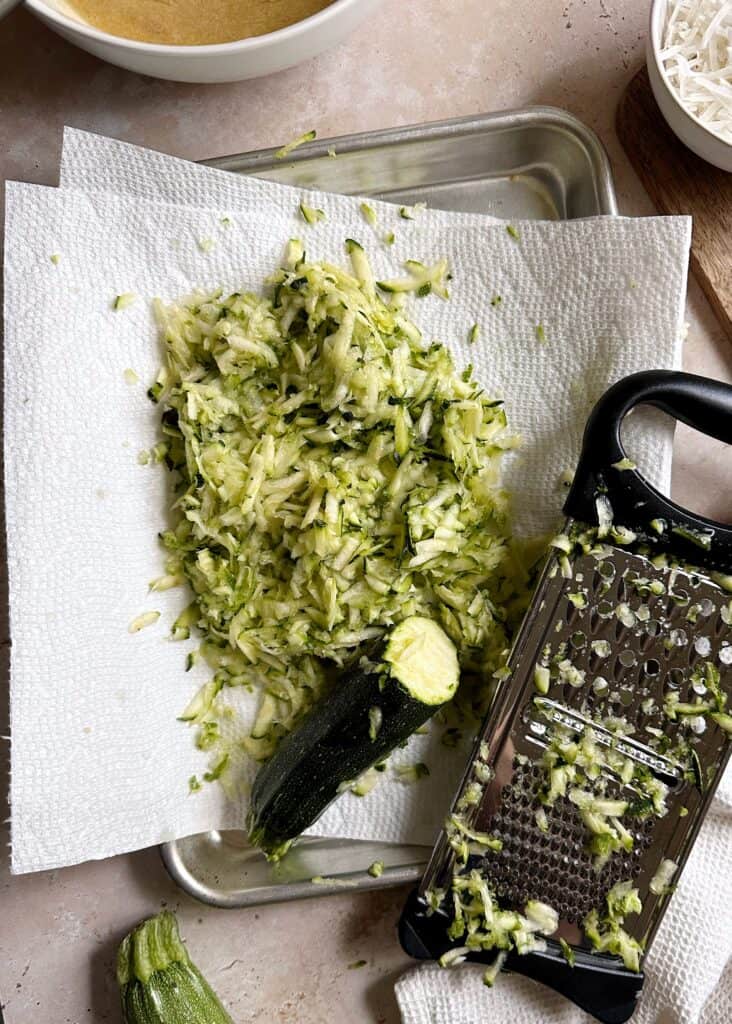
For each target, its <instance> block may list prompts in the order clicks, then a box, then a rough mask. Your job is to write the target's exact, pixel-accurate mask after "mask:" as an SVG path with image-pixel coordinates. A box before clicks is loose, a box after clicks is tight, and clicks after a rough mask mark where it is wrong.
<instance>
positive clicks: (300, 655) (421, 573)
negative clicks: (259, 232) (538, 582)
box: [149, 240, 528, 760]
mask: <svg viewBox="0 0 732 1024" xmlns="http://www.w3.org/2000/svg"><path fill="white" fill-rule="evenodd" d="M346 249H347V252H348V253H349V255H350V257H351V263H352V269H351V271H347V270H343V269H341V268H340V267H337V266H334V265H332V264H329V263H319V262H306V261H305V256H304V251H303V246H302V243H301V242H300V241H299V240H291V242H290V243H289V245H288V247H287V252H286V254H285V260H284V263H285V265H284V266H283V267H282V268H281V269H279V270H277V271H276V272H275V274H274V275H273V277H272V279H271V282H270V288H271V291H270V292H269V294H268V295H267V296H260V295H256V294H252V293H243V292H242V293H234V294H223V293H221V292H215V293H213V294H209V295H199V296H195V297H192V298H190V299H187V300H185V301H183V302H181V303H178V304H176V305H172V306H167V307H165V306H163V305H162V304H158V306H157V315H158V318H159V323H160V329H161V333H162V337H163V341H164V347H165V355H166V361H165V366H164V368H163V369H162V370H161V372H160V374H159V376H158V379H157V381H156V382H155V383H154V384H153V386H152V387H151V389H150V391H149V395H150V397H151V399H152V400H153V401H155V402H158V403H159V404H160V407H161V410H162V419H163V432H164V435H165V440H164V442H163V443H161V445H159V446H156V449H155V450H154V457H155V459H156V461H158V460H161V461H164V462H165V465H166V466H167V467H168V468H169V469H170V470H172V471H173V472H174V474H175V476H176V480H177V483H176V500H175V505H174V508H173V524H172V527H171V528H170V529H168V530H167V531H165V532H164V533H163V535H162V540H163V544H164V547H165V548H166V550H167V563H166V574H169V575H174V576H176V577H177V576H182V577H184V578H185V580H186V581H187V582H188V584H189V585H190V587H191V589H192V591H193V595H194V600H193V602H192V604H191V605H190V606H189V608H188V609H186V611H185V612H184V613H183V615H182V616H180V617H179V619H178V620H177V621H176V623H175V624H174V626H173V636H174V637H176V638H186V637H188V636H190V633H191V628H192V627H194V626H197V627H198V629H199V631H200V633H201V635H202V640H203V642H202V646H201V655H202V658H203V659H204V660H205V662H206V663H207V664H208V666H209V667H210V669H211V673H212V678H213V679H214V680H216V682H217V687H218V689H217V692H218V691H220V690H221V688H222V687H223V686H226V687H232V686H243V687H246V688H248V689H251V690H253V691H254V692H259V693H261V694H263V695H264V694H267V695H269V702H271V706H270V707H269V708H268V716H267V727H266V729H265V730H264V731H263V733H262V734H261V735H257V736H250V737H249V738H248V739H247V740H246V741H245V742H244V746H245V748H246V749H247V750H248V751H249V753H250V754H251V756H252V757H254V758H255V759H257V760H263V759H266V758H267V757H269V756H271V754H272V753H273V752H274V750H275V749H276V746H277V743H278V742H279V740H280V739H281V737H282V736H283V735H284V734H285V733H287V732H288V731H289V730H291V729H292V727H293V726H294V724H295V723H296V722H297V721H298V719H299V718H300V717H301V716H302V715H303V714H304V713H305V711H307V710H308V709H309V708H310V707H311V706H312V705H313V704H314V702H315V701H317V699H318V698H319V697H320V695H321V694H322V693H323V692H324V690H325V687H326V678H327V674H328V671H329V668H330V667H332V666H341V665H344V664H347V663H349V661H350V660H351V659H352V658H353V657H354V656H355V655H356V654H357V652H358V651H359V648H361V647H362V645H363V644H364V643H366V642H369V641H371V640H374V639H378V638H379V637H381V636H382V635H383V633H384V632H385V630H386V629H388V628H389V627H390V626H392V625H394V624H396V623H398V622H400V621H402V620H403V619H405V618H407V617H409V616H412V615H425V616H427V617H429V618H432V619H434V620H435V621H436V622H439V623H440V625H441V626H442V627H443V628H444V630H445V632H446V633H447V634H448V635H449V636H450V638H451V639H452V641H453V642H454V643H455V646H456V648H457V651H458V655H459V659H460V663H461V668H462V670H463V673H464V674H465V673H467V674H468V676H470V675H471V674H472V676H473V677H474V678H475V680H476V683H475V685H471V686H470V687H469V688H468V689H467V690H466V696H465V698H464V699H465V700H466V702H467V703H468V705H469V706H471V707H474V709H475V713H476V714H477V715H478V716H480V715H481V714H482V713H483V711H484V707H485V701H486V700H487V692H488V684H487V680H488V679H489V676H490V673H491V672H492V671H493V669H494V668H495V667H496V665H497V664H498V662H499V660H500V658H501V656H502V652H503V651H504V650H505V649H506V648H507V646H508V642H509V640H508V636H509V634H508V632H507V630H508V629H509V628H511V626H512V625H513V624H515V622H516V621H517V619H518V618H519V617H520V614H521V612H522V610H523V606H524V602H525V594H526V584H527V580H528V570H527V569H526V568H524V567H523V564H522V563H521V562H520V561H519V559H518V558H517V556H516V555H515V553H514V546H513V544H512V542H511V540H510V535H509V522H508V499H507V496H506V494H505V492H504V491H503V490H502V488H501V482H500V468H501V460H502V456H503V454H504V452H505V451H507V450H508V449H510V448H512V447H514V446H515V443H516V442H515V438H513V437H512V436H511V435H510V434H509V433H508V431H507V429H506V417H505V413H504V411H503V407H502V403H500V402H497V401H495V400H492V399H490V398H489V397H488V396H487V395H486V394H485V393H484V392H483V391H482V389H481V388H480V386H479V385H478V384H477V383H476V382H475V381H474V380H473V379H472V377H471V376H470V374H469V373H467V374H458V373H457V372H456V371H455V369H454V366H453V363H452V360H451V357H450V354H449V353H448V351H447V349H445V348H444V347H443V346H442V345H440V344H437V343H432V344H427V343H425V342H424V341H423V339H422V336H421V333H420V331H419V329H418V328H417V327H416V325H415V324H414V323H413V322H412V321H411V319H410V318H409V317H408V315H407V313H406V311H405V310H404V309H403V308H396V309H395V308H392V306H391V305H390V304H387V303H386V302H385V301H384V300H383V299H382V298H381V297H380V296H379V294H378V292H377V290H376V286H375V282H374V278H373V274H372V271H371V267H370V263H369V260H368V257H367V255H366V253H365V251H364V249H363V247H362V246H361V245H360V244H359V243H358V242H356V241H354V240H349V241H348V242H347V243H346ZM407 270H408V272H409V274H410V277H409V279H408V287H409V289H411V290H412V291H418V290H419V287H420V285H421V284H424V283H425V282H429V283H430V285H431V288H432V290H434V291H435V292H436V293H437V294H441V293H442V294H445V293H446V292H445V282H446V279H447V266H446V264H445V263H444V261H443V262H441V263H439V264H437V265H436V266H435V267H426V266H425V265H424V264H420V263H417V262H416V261H409V262H408V263H407ZM479 677H480V681H479V682H478V681H477V680H478V678H479ZM262 699H264V698H262ZM269 702H268V703H269ZM218 713H219V712H218V701H217V697H216V696H214V698H213V700H212V702H211V707H210V708H209V711H208V714H209V715H210V716H213V718H216V716H217V714H218ZM199 724H200V722H199ZM260 724H261V723H260Z"/></svg>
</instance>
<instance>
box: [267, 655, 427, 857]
mask: <svg viewBox="0 0 732 1024" xmlns="http://www.w3.org/2000/svg"><path fill="white" fill-rule="evenodd" d="M440 706H441V705H435V704H424V703H423V702H422V701H419V700H416V699H415V698H414V697H412V696H411V695H410V694H409V693H408V692H407V691H406V689H404V687H403V686H401V685H400V684H399V683H398V682H397V681H396V680H395V679H394V678H393V677H391V676H389V675H385V674H384V673H382V672H379V671H368V672H365V671H363V670H361V669H359V668H356V669H354V670H352V671H350V672H348V673H347V674H346V675H345V676H343V677H342V678H341V679H340V681H339V682H338V683H337V684H336V686H335V688H334V689H333V691H332V692H331V693H330V694H329V695H328V696H327V697H326V698H325V699H324V700H322V701H321V702H320V703H319V704H318V705H317V706H316V707H315V708H313V710H312V711H311V712H310V713H309V714H308V715H307V717H306V718H305V719H304V720H303V722H302V724H301V725H300V726H299V727H298V728H297V729H296V730H295V731H294V732H292V733H290V735H289V736H286V737H285V739H284V740H283V741H282V743H281V744H280V746H279V748H278V750H277V752H276V753H275V754H274V756H273V757H272V758H271V759H270V760H269V761H268V762H267V763H266V764H265V765H263V766H262V768H260V770H259V773H258V775H257V777H256V779H255V781H254V785H253V787H252V793H251V805H250V811H249V818H248V829H249V838H250V841H251V842H252V843H253V844H254V845H255V846H259V847H260V848H261V849H262V850H264V852H265V853H266V854H268V856H270V857H272V858H273V859H276V858H277V856H278V855H281V853H282V852H284V850H286V848H287V846H289V843H290V842H291V841H292V840H293V839H294V838H296V837H297V836H299V835H301V834H302V833H303V832H304V831H305V829H307V828H309V827H310V826H311V825H312V824H313V822H314V821H316V820H317V818H319V817H320V815H321V814H322V813H323V811H324V810H325V809H326V807H327V806H328V805H329V804H330V803H331V801H332V800H334V799H335V798H336V797H337V796H338V794H339V793H340V792H341V791H342V787H343V785H344V783H348V782H350V781H352V780H355V779H356V778H358V776H359V775H361V774H362V773H363V772H365V771H366V770H367V769H368V768H370V767H372V766H373V765H374V764H378V762H379V761H382V760H383V759H384V758H385V757H386V756H387V755H388V754H390V753H391V751H392V750H394V748H395V747H397V746H398V745H399V744H400V743H402V742H404V741H405V740H407V739H408V738H409V737H410V736H411V735H412V733H413V732H414V730H415V729H418V728H419V726H420V725H424V723H425V722H426V721H427V720H428V719H429V718H431V717H432V715H433V714H434V713H435V712H436V711H437V709H438V707H440ZM372 708H378V709H379V710H380V711H381V725H380V728H379V729H378V732H376V735H375V736H374V738H373V739H372V737H371V735H370V734H369V729H370V719H369V711H370V710H371V709H372Z"/></svg>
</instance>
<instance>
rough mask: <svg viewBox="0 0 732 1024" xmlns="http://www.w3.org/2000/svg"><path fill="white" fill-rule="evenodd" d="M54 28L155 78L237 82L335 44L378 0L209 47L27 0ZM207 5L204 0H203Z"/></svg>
mask: <svg viewBox="0 0 732 1024" xmlns="http://www.w3.org/2000/svg"><path fill="white" fill-rule="evenodd" d="M26 2H27V5H28V7H30V9H31V10H32V11H33V12H34V13H35V14H36V15H37V16H38V17H39V18H40V19H41V21H43V22H45V23H46V25H48V27H49V28H51V29H53V31H54V32H58V34H59V35H60V36H63V37H64V39H68V40H69V42H72V43H75V44H76V45H77V46H80V47H81V48H82V50H88V51H89V53H93V54H94V55H95V56H96V57H101V58H102V60H106V61H109V63H110V64H117V65H119V67H122V68H128V69H129V70H130V71H137V72H139V73H140V74H143V75H151V76H152V77H153V78H168V79H172V80H173V81H176V82H237V81H239V80H240V79H242V78H256V77H258V76H259V75H269V74H271V73H272V72H274V71H282V69H283V68H289V67H292V65H293V64H299V63H300V62H301V61H304V60H309V58H310V57H314V56H316V54H318V53H321V52H322V51H323V50H326V49H328V47H330V46H335V44H336V43H339V42H340V41H341V40H342V39H343V38H344V37H345V36H347V35H348V33H349V32H351V31H352V30H353V29H355V28H356V26H357V25H358V24H359V23H360V22H362V21H363V20H364V19H365V18H366V17H368V15H370V14H371V13H372V12H373V11H374V10H375V9H376V7H377V6H378V4H379V3H380V0H334V2H333V3H331V4H330V5H329V6H328V7H325V8H324V9H323V10H322V11H319V12H318V13H317V14H313V15H312V17H310V18H305V19H304V20H303V21H298V22H297V23H296V24H294V25H289V26H287V28H281V29H278V30H277V31H276V32H270V33H268V34H267V35H264V36H254V37H252V38H251V39H241V40H239V41H238V42H234V43H212V44H210V45H208V46H163V45H161V44H158V43H141V42H138V41H137V40H134V39H123V38H121V37H120V36H113V35H109V33H107V32H101V31H99V29H96V28H93V27H92V26H91V25H89V24H87V23H86V22H84V21H82V20H81V19H80V18H78V17H76V16H75V15H74V13H73V10H72V8H71V7H69V6H68V4H66V3H65V2H64V0H26ZM201 2H202V3H204V4H205V0H201Z"/></svg>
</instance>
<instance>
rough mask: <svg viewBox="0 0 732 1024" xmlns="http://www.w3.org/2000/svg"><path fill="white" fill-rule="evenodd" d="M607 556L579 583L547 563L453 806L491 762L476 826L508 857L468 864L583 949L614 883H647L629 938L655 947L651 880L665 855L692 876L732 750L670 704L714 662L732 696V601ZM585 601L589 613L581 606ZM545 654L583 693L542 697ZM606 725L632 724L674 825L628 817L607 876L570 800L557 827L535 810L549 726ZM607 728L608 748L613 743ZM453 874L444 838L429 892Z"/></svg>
mask: <svg viewBox="0 0 732 1024" xmlns="http://www.w3.org/2000/svg"><path fill="white" fill-rule="evenodd" d="M570 526H571V523H570V524H568V527H567V528H568V529H569V527H570ZM610 552H611V553H610V554H609V555H607V556H601V557H598V556H596V555H592V554H590V555H580V556H578V557H576V558H575V559H574V560H571V578H566V562H565V565H564V571H565V575H563V574H562V568H561V556H560V555H559V554H558V553H557V554H554V555H552V556H551V557H550V559H549V562H548V564H547V566H546V568H545V570H544V573H543V575H542V578H541V580H540V583H539V587H538V589H537V594H536V597H535V599H534V601H533V603H532V607H531V609H530V611H529V613H528V615H527V618H526V620H525V621H524V624H523V626H522V629H521V632H520V634H519V636H518V638H517V641H516V644H515V647H514V650H513V652H512V656H511V662H510V665H509V668H510V669H511V677H510V679H509V681H508V682H507V683H505V684H504V690H503V691H502V692H501V693H500V694H499V697H498V698H497V701H496V704H495V706H494V709H493V711H492V713H491V715H490V716H489V718H488V722H487V724H486V727H485V728H484V730H483V733H482V735H481V736H480V737H479V741H478V745H477V746H476V756H475V760H474V761H473V762H472V764H471V765H470V766H469V768H468V771H467V773H466V775H465V778H464V780H463V784H462V786H461V788H460V790H459V791H458V794H457V797H456V801H455V804H456V806H457V805H458V804H460V798H461V796H462V795H463V793H464V792H465V788H466V786H467V785H468V784H469V783H471V782H475V780H476V779H477V778H480V775H481V768H480V765H481V763H483V764H487V765H489V767H490V768H491V769H492V771H493V773H494V774H493V778H492V781H491V782H490V783H489V784H487V785H486V786H485V788H484V790H483V795H482V797H481V800H480V802H479V804H478V805H477V806H476V807H475V808H474V809H473V811H472V813H471V814H469V815H468V818H469V824H470V826H471V827H472V828H474V829H476V830H479V831H481V832H489V833H490V834H491V835H493V836H497V837H498V838H500V839H502V840H503V848H502V850H501V851H500V852H489V853H487V854H486V855H484V856H483V857H482V858H480V859H477V858H471V861H470V866H471V867H479V868H480V870H481V873H483V874H484V875H485V877H486V878H487V879H488V880H489V882H490V884H491V885H492V887H493V888H494V889H495V892H496V895H497V896H498V897H499V898H500V900H501V903H502V905H504V906H507V907H515V908H521V907H523V905H524V904H525V903H526V900H527V899H539V900H543V901H545V902H547V903H549V904H551V905H552V906H553V907H554V908H555V909H556V910H557V911H558V912H559V916H560V919H561V924H560V929H559V932H558V936H560V937H562V938H564V939H566V940H567V941H568V942H571V943H573V944H574V945H578V946H583V945H585V946H586V943H585V941H584V940H583V938H582V933H581V930H580V928H579V925H580V923H581V922H582V920H583V919H584V917H585V916H586V914H587V913H588V912H589V911H590V910H592V909H593V908H601V907H602V905H603V901H604V897H605V894H606V893H607V891H608V890H609V889H610V888H611V887H612V885H613V884H614V883H615V882H618V881H625V880H627V879H632V880H633V883H634V884H635V885H637V886H638V888H639V890H640V896H641V899H642V901H643V911H642V913H641V914H639V915H637V916H636V917H631V918H629V919H628V921H627V922H626V926H625V927H626V928H627V930H628V931H629V933H630V934H631V935H633V936H634V937H635V938H637V939H638V940H640V939H644V940H645V941H646V942H650V940H651V939H652V936H653V933H654V932H655V929H656V927H657V925H658V922H659V921H660V917H661V914H662V911H663V908H664V904H665V902H666V899H665V897H664V896H655V895H654V894H653V893H651V892H650V890H649V883H650V881H651V879H652V878H653V876H654V874H655V873H656V871H657V869H658V867H659V864H660V863H661V861H662V860H663V859H664V858H668V859H670V860H673V861H675V862H676V863H678V864H679V869H680V868H681V867H682V866H683V861H684V859H685V857H686V855H687V853H688V850H689V848H690V845H691V842H692V840H693V838H694V836H695V833H696V830H697V828H698V825H699V823H700V822H701V818H702V816H703V813H704V810H705V808H706V804H707V803H708V801H709V799H711V789H710V786H709V784H711V783H713V781H715V780H716V778H718V777H719V774H721V770H722V767H723V765H724V762H725V761H726V758H727V756H728V749H729V744H728V740H727V736H726V734H725V733H724V731H723V730H722V729H721V728H720V727H719V726H717V725H716V724H715V723H714V722H713V721H711V720H706V721H705V720H704V719H703V718H700V719H699V720H696V719H685V720H683V721H680V722H673V721H672V720H671V719H669V718H668V716H667V715H666V714H665V713H664V710H663V706H664V700H665V698H666V695H667V694H668V693H669V692H677V693H678V694H679V698H680V700H681V701H684V702H692V701H693V700H694V699H695V698H697V697H698V696H700V695H702V696H703V694H702V693H701V689H700V684H699V682H698V681H697V682H696V684H694V683H693V682H692V678H691V677H692V675H693V674H694V671H695V669H699V668H702V667H703V666H704V663H705V662H712V663H713V664H714V665H715V666H716V667H717V669H718V670H719V671H720V674H721V685H722V687H723V688H724V689H725V690H726V692H727V693H729V692H730V683H731V682H732V643H731V641H732V628H731V627H730V615H729V604H730V595H729V594H727V593H725V592H724V590H723V589H722V588H721V587H720V586H718V585H717V584H716V583H715V582H713V581H712V580H711V578H709V577H708V576H706V575H704V574H702V573H701V572H695V571H693V570H689V571H682V570H670V569H667V568H665V569H664V568H661V569H659V568H656V567H654V565H653V564H652V563H651V562H650V561H649V560H648V559H647V558H644V557H642V556H640V555H637V554H634V553H632V552H630V551H628V550H625V549H622V548H612V549H610ZM639 581H648V583H650V582H651V581H658V583H660V584H661V585H662V593H660V594H652V593H648V587H647V584H644V583H643V582H639ZM658 589H661V588H658ZM578 595H579V596H578ZM585 601H586V605H585V606H583V607H578V606H577V605H582V604H583V602H585ZM546 645H550V648H551V651H552V653H553V654H554V653H556V652H559V653H560V654H563V655H564V660H566V662H567V663H569V664H570V665H571V669H572V670H575V669H576V670H578V671H579V673H580V675H579V676H577V675H575V674H574V673H573V672H572V671H570V672H566V671H565V673H564V676H565V677H566V676H567V675H570V676H574V678H573V682H574V683H575V684H576V683H580V685H572V683H570V682H566V681H562V678H558V677H556V675H555V673H556V670H554V671H553V676H554V677H553V678H552V679H551V682H550V685H549V690H548V692H547V693H546V695H545V696H539V694H538V693H537V689H536V686H535V683H534V670H535V666H536V664H537V654H541V652H543V651H544V650H545V648H546ZM562 645H564V646H562ZM565 667H566V666H565ZM695 686H696V689H695ZM537 705H539V706H537ZM607 716H614V717H616V718H624V719H625V720H626V721H627V722H629V723H631V724H632V725H633V726H634V729H635V731H634V732H633V734H632V737H631V738H630V739H629V740H628V741H627V742H625V743H624V745H623V752H624V753H626V754H628V755H629V756H631V757H633V758H634V759H637V760H639V761H642V762H643V763H645V764H646V765H649V766H651V767H652V769H653V770H654V774H656V775H657V777H661V778H663V779H664V781H666V782H667V783H668V784H669V785H670V792H669V795H668V798H667V801H666V802H667V806H668V812H667V813H666V815H665V816H664V817H662V818H657V817H649V818H646V819H640V818H638V819H635V820H634V821H633V822H631V821H630V820H629V819H628V818H624V819H623V821H624V824H625V825H626V827H627V828H628V829H629V831H630V832H631V833H632V835H633V838H634V845H633V849H632V851H630V852H625V851H622V852H616V853H614V854H613V855H612V856H611V858H610V860H609V862H608V863H607V864H606V866H605V867H604V868H603V869H602V870H600V871H598V870H596V868H595V866H594V864H593V858H592V856H591V855H590V854H589V853H588V852H587V851H586V843H587V840H588V838H589V837H588V832H587V829H586V827H585V825H584V824H583V822H582V820H581V818H580V815H579V811H578V809H577V807H576V806H575V805H574V804H573V803H571V802H570V801H569V799H567V798H566V797H564V798H559V799H558V800H557V801H556V803H555V805H554V806H553V807H551V808H550V807H546V808H545V813H546V815H547V824H548V829H547V830H546V831H542V830H541V829H540V827H539V825H538V823H537V819H536V812H537V810H538V809H539V808H540V807H541V806H542V805H541V803H540V802H539V800H538V794H539V791H540V789H541V787H542V785H543V781H544V770H543V768H541V767H540V766H539V764H538V761H539V760H540V758H541V756H542V753H543V751H544V749H545V742H546V741H545V739H544V737H545V735H546V725H547V721H548V717H549V718H553V719H555V720H556V719H558V720H561V721H565V722H566V723H568V724H569V723H576V724H577V725H578V726H580V727H581V725H582V723H586V722H587V721H588V720H592V719H596V718H597V717H601V718H603V719H604V718H606V717H607ZM593 728H594V726H593ZM649 729H651V730H654V731H655V733H652V732H649V731H648V730H649ZM695 730H698V731H695ZM600 731H601V733H602V734H603V735H604V736H605V738H607V739H608V741H609V740H610V739H611V736H612V734H611V733H607V734H605V733H604V730H600ZM659 732H660V734H662V735H664V736H667V737H669V739H670V740H671V744H672V745H673V744H674V743H675V741H676V740H678V739H679V738H680V736H683V737H684V738H685V739H686V740H688V742H689V744H690V746H691V748H692V749H693V750H694V751H695V752H696V754H697V755H698V759H699V763H700V765H701V774H702V776H703V779H704V784H703V789H702V788H700V787H699V786H698V785H696V784H695V783H694V782H693V781H691V780H687V779H685V778H684V771H683V769H684V768H685V767H686V765H685V764H684V765H681V764H679V763H677V762H676V761H674V759H673V757H671V756H670V755H666V754H665V753H664V752H663V750H662V749H661V750H659V746H661V747H662V746H663V743H664V742H665V741H663V740H662V739H660V737H659ZM476 767H477V771H476ZM607 795H608V796H609V797H613V798H615V797H617V798H622V799H626V800H629V801H631V803H632V802H633V800H634V799H636V800H637V797H638V794H637V793H634V792H633V791H632V789H631V787H630V786H626V785H623V784H622V783H621V782H620V781H619V780H618V779H614V778H611V777H610V776H607ZM683 809H685V811H684V810H683ZM680 812H681V813H680ZM453 864H454V854H453V852H452V850H451V848H450V846H449V845H448V843H447V841H446V837H445V836H444V835H443V836H442V838H441V840H440V842H439V843H438V846H437V847H436V849H435V853H434V855H433V858H432V860H431V862H430V865H429V867H428V869H427V872H426V874H425V877H424V879H423V882H422V886H421V890H420V891H421V892H422V894H424V892H425V891H426V890H429V889H434V888H438V889H439V888H446V889H448V890H449V885H450V876H451V873H452V868H453Z"/></svg>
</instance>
